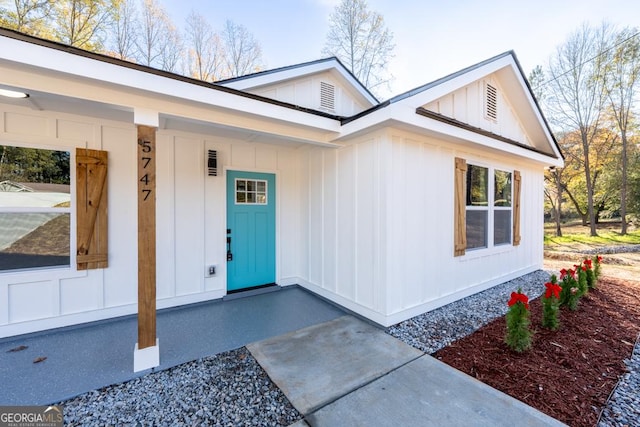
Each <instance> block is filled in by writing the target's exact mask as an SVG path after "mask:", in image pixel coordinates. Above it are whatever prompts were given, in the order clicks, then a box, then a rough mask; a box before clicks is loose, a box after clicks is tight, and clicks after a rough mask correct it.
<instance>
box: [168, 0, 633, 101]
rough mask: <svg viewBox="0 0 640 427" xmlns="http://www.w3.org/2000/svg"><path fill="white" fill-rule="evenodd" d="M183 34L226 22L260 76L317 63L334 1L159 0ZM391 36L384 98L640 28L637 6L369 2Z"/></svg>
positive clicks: (579, 1)
mask: <svg viewBox="0 0 640 427" xmlns="http://www.w3.org/2000/svg"><path fill="white" fill-rule="evenodd" d="M157 1H158V3H159V4H160V5H161V6H162V7H164V8H165V10H166V11H167V13H168V14H169V16H170V17H171V19H172V21H173V22H174V24H175V25H176V26H178V27H180V28H183V27H184V20H185V18H186V16H187V15H188V14H189V12H190V11H191V10H194V11H196V12H198V13H200V14H201V15H203V16H204V17H205V18H206V19H207V20H208V21H209V23H210V24H211V25H212V26H213V27H214V29H216V30H221V29H222V27H223V24H224V22H225V21H226V20H227V19H229V20H231V21H233V22H234V23H236V24H241V25H243V26H245V27H246V28H247V30H249V31H250V32H251V33H252V34H253V35H254V37H255V38H256V39H257V40H258V42H259V43H260V45H261V47H262V53H263V59H264V62H265V64H264V65H265V69H271V68H277V67H283V66H287V65H293V64H298V63H302V62H307V61H313V60H316V59H320V58H322V57H323V55H322V53H321V52H322V48H323V46H324V43H325V39H326V35H327V32H328V28H329V15H330V14H331V12H332V11H333V10H334V8H335V6H336V5H337V4H338V3H339V0H244V1H243V0H157ZM367 4H368V6H369V9H370V10H371V11H375V12H378V13H379V14H381V15H382V16H383V17H384V20H385V23H386V26H387V28H388V29H389V30H390V31H391V32H392V33H393V40H394V43H395V56H394V58H393V59H392V60H391V63H390V67H389V70H390V72H391V74H392V75H393V77H394V79H393V82H392V83H391V89H390V91H389V92H388V93H384V94H383V95H382V98H387V97H390V96H393V95H397V94H400V93H403V92H405V91H408V90H411V89H413V88H415V87H418V86H421V85H423V84H426V83H429V82H431V81H433V80H436V79H438V78H440V77H444V76H446V75H448V74H450V73H453V72H455V71H458V70H460V69H463V68H465V67H467V66H470V65H473V64H476V63H478V62H481V61H483V60H485V59H488V58H491V57H493V56H495V55H498V54H501V53H503V52H506V51H508V50H513V51H514V52H515V53H516V56H517V58H518V60H519V62H520V65H521V66H522V68H523V69H524V72H525V73H526V74H527V75H528V74H529V72H530V71H531V70H532V69H533V68H534V67H535V66H536V65H542V66H544V65H545V64H546V63H547V61H548V58H549V57H550V56H551V55H552V54H553V53H554V52H555V51H556V49H557V47H558V46H559V45H561V44H562V43H563V42H564V41H565V40H566V39H567V37H568V36H569V34H570V33H572V32H574V31H575V30H577V29H578V28H579V27H580V26H581V25H583V24H584V23H589V24H591V25H594V26H597V25H600V24H601V23H602V22H603V21H607V22H609V23H611V24H613V25H616V26H619V27H625V26H630V27H640V1H639V0H536V1H532V0H527V1H522V0H484V1H482V0H368V1H367Z"/></svg>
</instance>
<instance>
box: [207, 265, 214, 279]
mask: <svg viewBox="0 0 640 427" xmlns="http://www.w3.org/2000/svg"><path fill="white" fill-rule="evenodd" d="M215 275H216V266H215V265H208V266H206V267H205V269H204V277H211V276H215Z"/></svg>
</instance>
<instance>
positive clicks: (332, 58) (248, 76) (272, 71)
mask: <svg viewBox="0 0 640 427" xmlns="http://www.w3.org/2000/svg"><path fill="white" fill-rule="evenodd" d="M329 61H336V62H338V64H340V66H341V67H342V68H343V69H344V70H345V71H346V72H347V73H348V74H349V75H350V76H351V77H352V78H353V79H354V80H355V81H356V82H357V83H358V85H359V86H360V87H361V88H362V89H364V90H365V91H366V92H367V93H368V94H369V96H371V98H373V99H374V101H375V102H376V103H379V102H380V100H379V99H378V98H377V97H376V96H375V95H374V94H373V93H371V91H370V90H369V89H368V88H367V87H366V86H365V85H363V84H362V82H361V81H360V80H358V78H357V77H356V76H355V75H354V74H353V73H352V72H351V70H349V69H348V68H347V67H345V65H344V64H343V63H342V61H340V59H338V57H337V56H329V57H326V58H320V59H315V60H313V61H308V62H302V63H300V64H293V65H285V66H284V67H278V68H272V69H269V70H263V71H257V72H255V73H251V74H245V75H243V76H238V77H231V78H229V79H224V80H218V81H216V83H220V84H225V83H233V82H237V81H242V80H247V79H251V78H253V77H258V76H262V75H269V74H275V73H279V72H282V71H287V70H295V69H296V68H302V67H307V66H309V65H315V64H322V63H323V62H329Z"/></svg>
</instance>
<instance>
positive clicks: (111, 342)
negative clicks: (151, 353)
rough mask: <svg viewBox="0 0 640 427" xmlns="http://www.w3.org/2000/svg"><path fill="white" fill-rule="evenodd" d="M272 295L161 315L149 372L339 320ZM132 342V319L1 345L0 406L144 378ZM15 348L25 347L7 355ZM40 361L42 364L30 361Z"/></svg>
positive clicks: (319, 303) (291, 294)
mask: <svg viewBox="0 0 640 427" xmlns="http://www.w3.org/2000/svg"><path fill="white" fill-rule="evenodd" d="M272 290H274V291H273V292H268V293H259V294H255V292H253V295H252V296H250V297H246V298H238V299H231V298H229V299H227V300H224V301H223V300H215V301H210V302H205V303H200V304H191V305H187V306H183V307H177V308H172V309H166V310H160V311H159V312H158V316H157V336H158V338H159V340H160V366H159V367H157V368H155V370H162V369H168V368H171V367H173V366H177V365H180V364H182V363H186V362H190V361H192V360H196V359H200V358H202V357H206V356H211V355H214V354H218V353H221V352H224V351H228V350H233V349H236V348H239V347H242V346H244V345H246V344H248V343H250V342H253V341H256V340H263V339H265V338H269V337H273V336H277V335H281V334H285V333H288V332H291V331H295V330H298V329H301V328H305V327H308V326H311V325H315V324H318V323H323V322H326V321H329V320H332V319H335V318H339V317H341V316H343V315H344V314H345V312H344V311H342V310H340V309H339V308H337V307H335V306H333V305H331V304H329V303H327V302H325V301H324V300H322V299H320V298H318V297H317V296H315V295H313V294H312V293H310V292H308V291H306V290H304V289H302V288H298V287H287V288H272ZM261 292H263V291H261ZM249 294H252V292H249ZM238 295H239V294H233V297H234V298H235V297H237V296H238ZM136 341H137V317H136V316H127V317H122V318H117V319H113V320H109V321H102V322H95V323H90V324H86V325H82V326H77V327H68V328H61V329H57V330H51V331H45V332H40V333H34V334H28V335H21V336H17V337H11V338H4V339H0V405H47V404H51V403H54V402H59V401H61V400H66V399H69V398H72V397H75V396H77V395H79V394H82V393H85V392H87V391H91V390H96V389H99V388H101V387H105V386H108V385H111V384H116V383H120V382H123V381H128V380H131V379H133V378H136V377H139V376H142V375H145V374H148V373H149V372H150V371H151V370H146V371H142V372H137V373H135V372H133V347H134V345H135V343H136ZM21 346H25V347H27V348H26V349H24V350H21V351H10V350H11V349H16V348H19V347H21ZM39 357H46V360H44V361H43V362H40V363H33V362H34V360H35V359H36V358H39Z"/></svg>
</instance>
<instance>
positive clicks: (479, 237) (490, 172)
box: [466, 164, 513, 250]
mask: <svg viewBox="0 0 640 427" xmlns="http://www.w3.org/2000/svg"><path fill="white" fill-rule="evenodd" d="M511 194H512V173H511V172H508V171H503V170H499V169H494V168H491V167H484V166H478V165H473V164H468V165H467V173H466V243H467V244H466V249H469V250H470V249H482V248H489V247H493V246H500V245H507V244H511V241H512V234H511V232H512V227H513V225H512V198H511Z"/></svg>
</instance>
